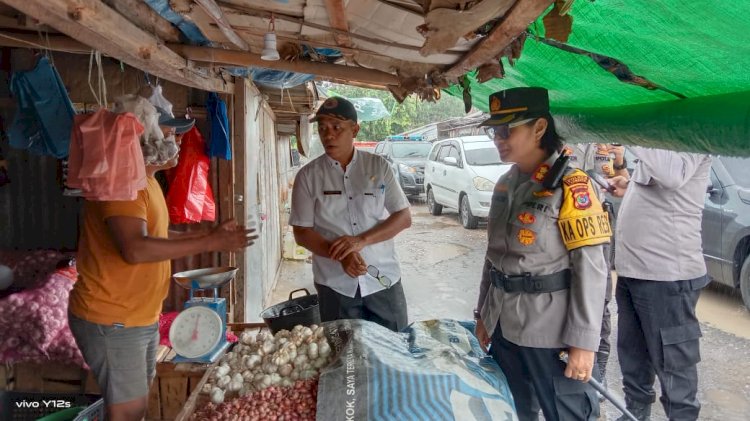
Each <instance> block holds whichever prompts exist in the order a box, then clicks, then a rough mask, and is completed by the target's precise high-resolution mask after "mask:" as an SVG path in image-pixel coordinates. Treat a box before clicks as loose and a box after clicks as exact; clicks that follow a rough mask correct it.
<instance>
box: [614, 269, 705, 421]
mask: <svg viewBox="0 0 750 421" xmlns="http://www.w3.org/2000/svg"><path fill="white" fill-rule="evenodd" d="M707 284H708V278H707V277H706V276H703V277H700V278H697V279H689V280H683V281H671V282H659V281H647V280H643V279H634V278H626V277H622V278H619V279H618V280H617V289H616V292H615V298H616V299H617V309H618V311H617V313H618V316H619V317H618V324H617V328H618V334H617V352H618V356H619V359H620V369H621V370H622V376H623V390H624V392H625V398H626V400H628V401H635V402H637V403H640V404H642V405H643V404H646V405H647V404H651V403H653V402H654V401H655V400H656V399H655V396H656V394H655V392H654V380H655V376H659V381H660V383H661V389H662V390H661V392H662V393H661V398H660V400H661V403H662V405H664V412H665V413H666V414H667V417H669V419H670V420H696V419H698V413H699V412H700V403H699V402H698V399H697V397H696V393H697V391H698V368H697V364H698V362H699V361H700V359H701V357H700V343H699V340H700V337H701V330H700V324H699V323H698V319H697V318H696V316H695V306H696V304H697V302H698V297H699V296H700V292H701V289H702V288H703V287H705V286H706V285H707Z"/></svg>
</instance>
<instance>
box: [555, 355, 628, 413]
mask: <svg viewBox="0 0 750 421" xmlns="http://www.w3.org/2000/svg"><path fill="white" fill-rule="evenodd" d="M560 361H562V362H564V363H565V364H567V363H568V353H567V352H561V353H560ZM589 384H590V385H591V387H593V388H594V389H596V391H597V392H599V393H601V395H602V396H604V397H605V398H606V399H607V400H608V401H610V402H612V405H614V406H615V407H616V408H617V409H619V410H620V412H622V413H623V415H625V416H626V417H628V418H630V419H631V421H638V418H636V417H635V416H634V415H633V414H631V413H630V411H628V409H627V408H626V407H625V404H624V403H623V402H622V401H620V400H619V399H618V398H616V397H615V396H614V395H612V394H611V393H610V392H609V390H607V389H606V388H605V387H604V386H602V384H601V383H599V381H597V380H596V379H595V378H593V377H592V378H590V379H589Z"/></svg>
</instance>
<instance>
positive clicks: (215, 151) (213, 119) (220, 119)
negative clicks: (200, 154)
mask: <svg viewBox="0 0 750 421" xmlns="http://www.w3.org/2000/svg"><path fill="white" fill-rule="evenodd" d="M206 110H207V111H208V119H209V124H210V126H211V132H210V136H209V142H210V144H209V145H208V149H207V153H208V156H209V157H212V158H213V157H217V158H221V159H226V160H227V161H230V160H231V159H232V143H231V141H230V140H229V119H228V118H227V104H226V103H225V102H224V101H222V100H221V98H219V95H217V94H216V93H214V92H211V93H209V94H208V99H207V100H206Z"/></svg>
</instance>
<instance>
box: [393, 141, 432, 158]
mask: <svg viewBox="0 0 750 421" xmlns="http://www.w3.org/2000/svg"><path fill="white" fill-rule="evenodd" d="M430 148H432V144H431V143H429V142H410V143H394V144H393V157H394V158H427V154H428V153H430Z"/></svg>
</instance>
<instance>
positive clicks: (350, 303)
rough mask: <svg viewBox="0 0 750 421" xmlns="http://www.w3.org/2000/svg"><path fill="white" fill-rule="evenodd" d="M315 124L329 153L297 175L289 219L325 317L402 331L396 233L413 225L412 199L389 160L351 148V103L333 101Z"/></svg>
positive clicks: (403, 310)
mask: <svg viewBox="0 0 750 421" xmlns="http://www.w3.org/2000/svg"><path fill="white" fill-rule="evenodd" d="M313 121H317V122H318V134H319V135H320V140H321V142H322V143H323V147H324V149H325V154H324V155H322V156H320V157H318V158H316V159H315V160H313V161H311V162H310V163H309V164H307V165H305V166H304V167H302V169H301V170H300V171H299V173H298V174H297V177H296V178H295V180H294V188H293V190H292V213H291V217H290V218H289V224H290V225H292V226H293V227H294V238H295V240H296V241H297V243H298V244H300V245H301V246H303V247H305V248H306V249H308V250H310V251H311V252H312V253H313V276H314V279H315V288H316V289H317V291H318V296H319V300H320V316H321V319H322V320H323V321H329V320H337V319H365V320H370V321H373V322H376V323H379V324H380V325H382V326H385V327H387V328H389V329H391V330H394V331H399V330H401V329H403V328H404V327H406V324H407V321H408V318H407V312H406V298H405V297H404V290H403V288H402V285H401V282H400V280H401V269H400V267H399V263H398V260H397V257H396V252H395V248H394V244H393V238H394V237H395V236H396V235H397V234H398V233H399V232H401V231H403V230H404V229H406V228H409V226H411V213H410V210H409V202H408V201H407V199H406V196H405V195H404V192H403V191H402V190H401V187H400V186H399V183H398V180H396V178H395V176H394V174H393V170H392V169H391V167H390V165H389V164H388V162H387V161H386V160H385V159H383V158H382V157H380V156H378V155H374V154H371V153H369V152H364V151H359V150H357V149H355V148H354V137H356V136H357V132H358V131H359V125H358V124H357V112H356V110H355V109H354V106H353V105H352V103H351V102H349V101H347V100H345V99H343V98H336V97H333V98H328V99H327V100H326V101H325V102H324V103H323V105H321V106H320V108H319V109H318V112H317V113H316V114H315V117H314V118H313Z"/></svg>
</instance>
